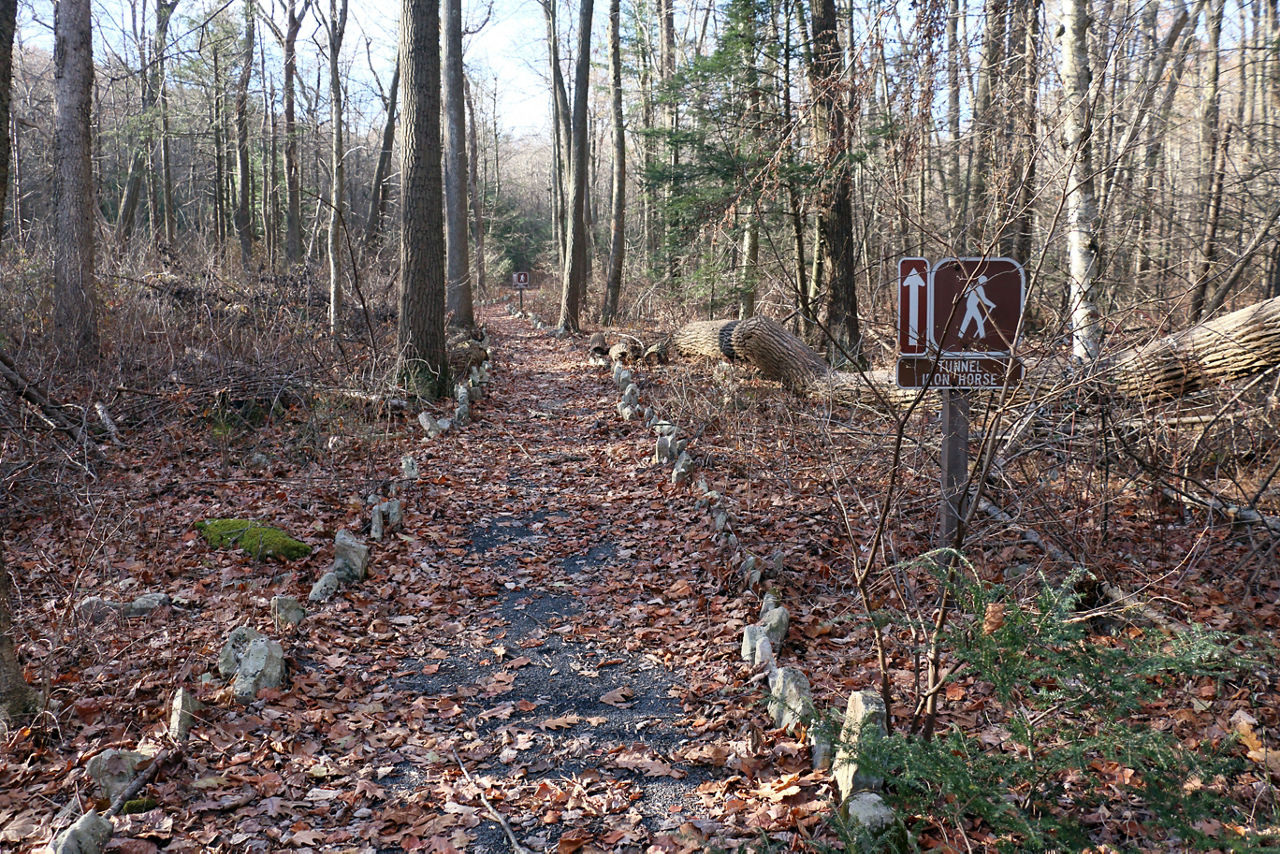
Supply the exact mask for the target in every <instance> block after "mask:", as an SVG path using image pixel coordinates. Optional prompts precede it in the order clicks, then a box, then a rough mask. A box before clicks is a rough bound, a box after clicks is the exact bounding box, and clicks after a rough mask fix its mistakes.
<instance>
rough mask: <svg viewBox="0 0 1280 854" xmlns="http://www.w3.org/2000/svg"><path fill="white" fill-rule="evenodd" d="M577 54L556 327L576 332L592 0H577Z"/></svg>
mask: <svg viewBox="0 0 1280 854" xmlns="http://www.w3.org/2000/svg"><path fill="white" fill-rule="evenodd" d="M579 2H580V4H581V5H580V6H579V8H578V56H577V58H576V60H575V73H574V79H573V127H572V134H571V136H570V151H571V153H572V157H571V162H570V165H571V172H570V199H569V242H568V249H567V252H566V253H565V254H566V255H567V257H566V258H565V265H564V280H563V287H562V289H561V295H560V324H559V325H560V328H561V329H565V330H567V331H569V332H577V331H578V313H579V312H578V308H579V304H580V303H579V301H580V297H581V296H582V295H583V294H585V293H586V289H587V210H586V208H587V94H588V92H587V90H588V88H589V86H590V83H591V76H590V75H591V12H592V5H593V0H579Z"/></svg>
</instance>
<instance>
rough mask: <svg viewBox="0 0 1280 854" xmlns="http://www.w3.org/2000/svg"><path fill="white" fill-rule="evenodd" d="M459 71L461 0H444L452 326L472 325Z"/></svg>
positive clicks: (448, 306)
mask: <svg viewBox="0 0 1280 854" xmlns="http://www.w3.org/2000/svg"><path fill="white" fill-rule="evenodd" d="M463 86H464V77H463V73H462V0H445V4H444V246H445V288H446V290H445V310H446V312H447V313H448V315H449V317H450V318H451V323H452V325H454V326H458V327H461V328H463V329H470V328H471V327H473V326H475V325H476V319H475V312H474V309H473V308H472V303H471V281H470V279H471V276H470V272H471V271H470V267H471V253H470V251H469V249H468V247H467V229H468V225H469V223H468V219H469V217H468V216H467V114H466V99H465V95H464V92H463Z"/></svg>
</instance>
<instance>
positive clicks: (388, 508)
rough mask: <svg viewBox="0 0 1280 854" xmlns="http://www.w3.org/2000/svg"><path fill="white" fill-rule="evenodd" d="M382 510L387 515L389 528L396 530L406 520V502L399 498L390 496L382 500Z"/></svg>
mask: <svg viewBox="0 0 1280 854" xmlns="http://www.w3.org/2000/svg"><path fill="white" fill-rule="evenodd" d="M382 512H383V513H385V514H386V516H387V529H388V530H391V531H394V530H395V529H396V528H399V527H400V524H401V523H402V522H404V503H403V502H401V501H400V499H399V498H389V499H387V500H386V501H384V502H382Z"/></svg>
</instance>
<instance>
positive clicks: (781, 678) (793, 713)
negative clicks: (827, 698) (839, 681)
mask: <svg viewBox="0 0 1280 854" xmlns="http://www.w3.org/2000/svg"><path fill="white" fill-rule="evenodd" d="M769 716H770V717H772V718H773V722H774V723H775V724H777V725H778V727H779V728H780V729H786V730H790V729H793V728H794V727H795V726H797V725H798V724H801V723H805V722H807V721H809V720H811V719H812V718H813V716H814V707H813V691H812V690H811V689H810V688H809V680H808V679H807V678H806V677H805V675H804V674H803V673H802V672H800V670H798V669H797V668H795V667H779V668H778V669H777V670H776V671H774V672H773V673H771V674H770V678H769Z"/></svg>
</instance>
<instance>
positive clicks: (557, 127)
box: [539, 0, 572, 265]
mask: <svg viewBox="0 0 1280 854" xmlns="http://www.w3.org/2000/svg"><path fill="white" fill-rule="evenodd" d="M539 2H541V3H542V10H543V14H544V15H545V17H546V20H547V56H548V59H549V61H550V64H551V125H552V128H551V130H552V133H551V139H552V148H553V149H554V151H553V154H552V157H553V161H552V164H551V166H552V169H551V172H552V181H551V184H552V187H551V192H552V200H551V208H552V215H553V216H554V219H555V233H556V251H557V253H558V255H559V259H558V260H559V261H560V263H561V264H562V265H563V264H564V263H565V260H566V258H567V253H568V240H569V230H570V224H569V212H568V211H569V201H568V199H569V180H570V178H569V173H570V172H571V170H572V167H571V165H570V162H569V161H570V156H571V155H570V151H569V148H570V139H571V137H572V130H571V128H570V122H571V117H570V114H569V97H568V94H567V93H566V92H565V85H564V74H563V72H562V71H561V69H560V33H559V31H558V28H557V27H556V5H555V4H556V0H539Z"/></svg>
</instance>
